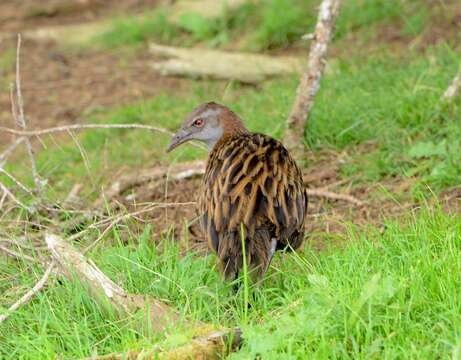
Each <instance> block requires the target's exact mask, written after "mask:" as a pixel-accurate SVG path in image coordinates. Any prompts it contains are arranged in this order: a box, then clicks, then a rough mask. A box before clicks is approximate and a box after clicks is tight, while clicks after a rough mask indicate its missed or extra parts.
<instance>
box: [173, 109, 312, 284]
mask: <svg viewBox="0 0 461 360" xmlns="http://www.w3.org/2000/svg"><path fill="white" fill-rule="evenodd" d="M190 132H191V133H192V135H191V134H189V133H190ZM186 133H187V135H185V134H186ZM184 136H185V137H187V139H185V140H184ZM191 139H197V140H202V141H204V142H205V143H207V144H208V146H209V148H210V149H211V151H210V154H209V157H208V161H207V166H206V171H205V175H204V177H203V182H202V189H201V192H200V195H199V209H200V213H201V214H202V218H201V225H202V228H203V230H204V232H205V234H206V237H207V240H208V244H209V246H210V248H211V249H213V250H214V251H215V252H216V253H217V255H218V257H219V259H220V261H221V264H222V269H223V272H224V275H225V276H226V278H228V279H233V278H235V277H236V276H237V275H238V273H239V271H240V270H241V268H242V265H243V256H242V241H241V234H242V231H243V233H244V236H245V248H246V255H247V261H248V264H249V266H250V269H252V270H254V273H255V275H257V276H259V277H261V276H263V275H264V273H265V272H266V270H267V268H268V266H269V264H270V261H271V258H272V256H273V254H274V251H275V250H276V249H284V248H286V247H288V245H289V246H290V247H291V248H293V249H297V248H298V247H299V246H300V245H301V243H302V241H303V237H304V231H303V227H304V217H305V213H306V209H307V196H306V192H305V189H304V185H303V181H302V176H301V171H300V170H299V168H298V166H297V165H296V163H295V161H294V159H293V158H292V157H291V155H290V154H289V152H288V151H287V150H286V149H285V147H284V146H283V145H282V144H281V143H280V142H279V141H277V140H275V139H273V138H271V137H269V136H267V135H263V134H255V133H250V132H248V130H246V128H245V126H244V125H243V123H242V121H241V120H240V119H239V118H238V116H237V115H236V114H235V113H233V112H232V111H231V110H229V109H228V108H226V107H224V106H222V105H219V104H216V103H213V102H211V103H206V104H203V105H201V106H199V107H198V108H196V109H195V110H194V111H193V112H192V113H191V114H190V115H189V117H188V118H187V120H186V121H185V123H184V125H183V127H182V128H181V130H180V131H179V132H178V135H176V136H175V137H174V138H173V141H172V144H171V145H170V150H171V149H172V148H174V147H176V146H177V145H179V144H181V143H183V142H185V141H187V140H191Z"/></svg>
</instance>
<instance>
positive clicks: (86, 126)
mask: <svg viewBox="0 0 461 360" xmlns="http://www.w3.org/2000/svg"><path fill="white" fill-rule="evenodd" d="M82 129H143V130H149V131H157V132H160V133H163V134H167V135H170V136H171V135H173V133H172V132H171V131H169V130H167V129H164V128H161V127H158V126H151V125H144V124H72V125H63V126H56V127H52V128H47V129H38V130H16V129H11V128H8V127H5V126H0V131H3V132H6V133H9V134H14V135H21V136H26V137H30V136H42V135H49V134H52V133H56V132H67V131H69V130H82ZM191 145H194V146H196V147H199V148H201V149H204V150H206V147H205V146H204V145H202V144H200V143H195V142H192V143H191Z"/></svg>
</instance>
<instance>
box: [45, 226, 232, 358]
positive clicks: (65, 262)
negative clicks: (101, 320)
mask: <svg viewBox="0 0 461 360" xmlns="http://www.w3.org/2000/svg"><path fill="white" fill-rule="evenodd" d="M45 241H46V243H47V245H48V248H49V250H50V251H51V255H52V257H53V259H54V260H55V261H56V262H57V264H58V265H59V267H60V268H61V270H62V271H63V273H64V274H65V275H66V277H67V278H68V279H69V280H70V281H74V280H76V279H78V280H79V281H80V282H81V283H82V284H83V285H84V286H85V288H86V289H87V290H88V291H89V293H90V294H91V295H92V296H93V299H94V300H95V301H96V302H97V303H98V304H100V305H101V306H104V307H105V308H108V310H115V313H116V314H118V315H119V316H120V317H121V318H125V317H126V315H128V317H129V318H133V319H137V320H139V319H141V323H140V324H139V323H138V326H140V327H141V329H143V328H145V327H146V326H147V327H148V328H151V329H153V330H155V331H157V332H164V331H165V330H166V329H167V328H168V327H172V326H175V325H176V324H177V323H178V322H179V320H180V316H179V314H178V313H177V312H176V311H174V310H173V309H171V308H170V307H169V306H167V305H166V304H164V303H163V302H161V301H159V300H156V299H154V298H152V297H148V296H142V295H134V294H129V293H127V292H126V291H125V290H124V289H123V288H122V287H120V286H119V285H117V284H115V283H114V282H113V281H112V280H110V279H109V278H108V277H107V276H106V275H105V274H104V273H103V272H102V271H101V270H100V269H99V268H98V267H97V266H96V265H95V264H94V263H93V262H92V261H90V260H88V259H86V258H85V257H84V256H83V255H82V254H81V253H80V252H79V251H77V250H76V249H75V248H73V247H72V246H71V245H70V244H68V243H67V242H65V241H64V240H63V239H62V238H60V237H59V236H57V235H54V234H49V233H48V234H46V235H45ZM145 312H147V314H146V313H145ZM197 325H199V327H197V328H195V329H197V331H203V328H204V326H203V324H200V323H198V324H197ZM229 337H232V338H233V339H236V340H235V341H236V344H237V343H238V342H239V341H240V332H239V331H238V330H237V329H233V330H223V331H221V332H216V331H213V332H212V333H211V334H208V335H207V336H205V337H200V338H199V339H198V340H193V341H192V342H191V343H190V344H188V346H187V348H186V351H184V352H178V350H180V349H175V350H173V353H174V354H175V355H174V357H166V358H174V359H189V358H190V355H191V354H194V356H193V358H200V359H218V358H219V356H221V355H223V354H225V353H226V351H227V349H228V346H227V340H228V339H229ZM237 339H238V340H237ZM211 355H212V357H211ZM108 356H109V357H106V358H109V359H110V358H114V359H116V358H117V357H111V356H114V355H108ZM121 356H122V355H121ZM103 358H104V357H103ZM120 358H126V357H120Z"/></svg>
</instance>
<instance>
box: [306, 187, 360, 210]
mask: <svg viewBox="0 0 461 360" xmlns="http://www.w3.org/2000/svg"><path fill="white" fill-rule="evenodd" d="M306 192H307V195H310V196H314V197H322V198H327V199H332V200H343V201H347V202H350V203H353V204H355V205H357V206H362V205H364V202H363V201H361V200H359V199H357V198H355V197H354V196H352V195H347V194H338V193H334V192H331V191H328V190H324V189H306Z"/></svg>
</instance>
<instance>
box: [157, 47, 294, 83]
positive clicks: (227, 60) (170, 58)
mask: <svg viewBox="0 0 461 360" xmlns="http://www.w3.org/2000/svg"><path fill="white" fill-rule="evenodd" d="M149 50H150V52H151V53H152V54H153V55H154V56H158V57H161V58H165V59H166V60H164V61H156V62H153V63H152V68H153V69H154V70H155V71H158V72H159V73H160V74H162V75H164V76H185V77H192V78H210V79H219V80H237V81H240V82H242V83H246V84H257V83H260V82H262V81H264V80H266V79H269V78H272V77H275V76H281V75H287V74H292V73H299V72H301V69H302V62H301V61H300V60H299V59H298V58H296V57H292V56H278V57H274V56H268V55H261V54H249V53H242V52H226V51H218V50H208V49H197V48H193V49H185V48H180V47H172V46H164V45H159V44H154V43H151V44H150V46H149Z"/></svg>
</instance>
